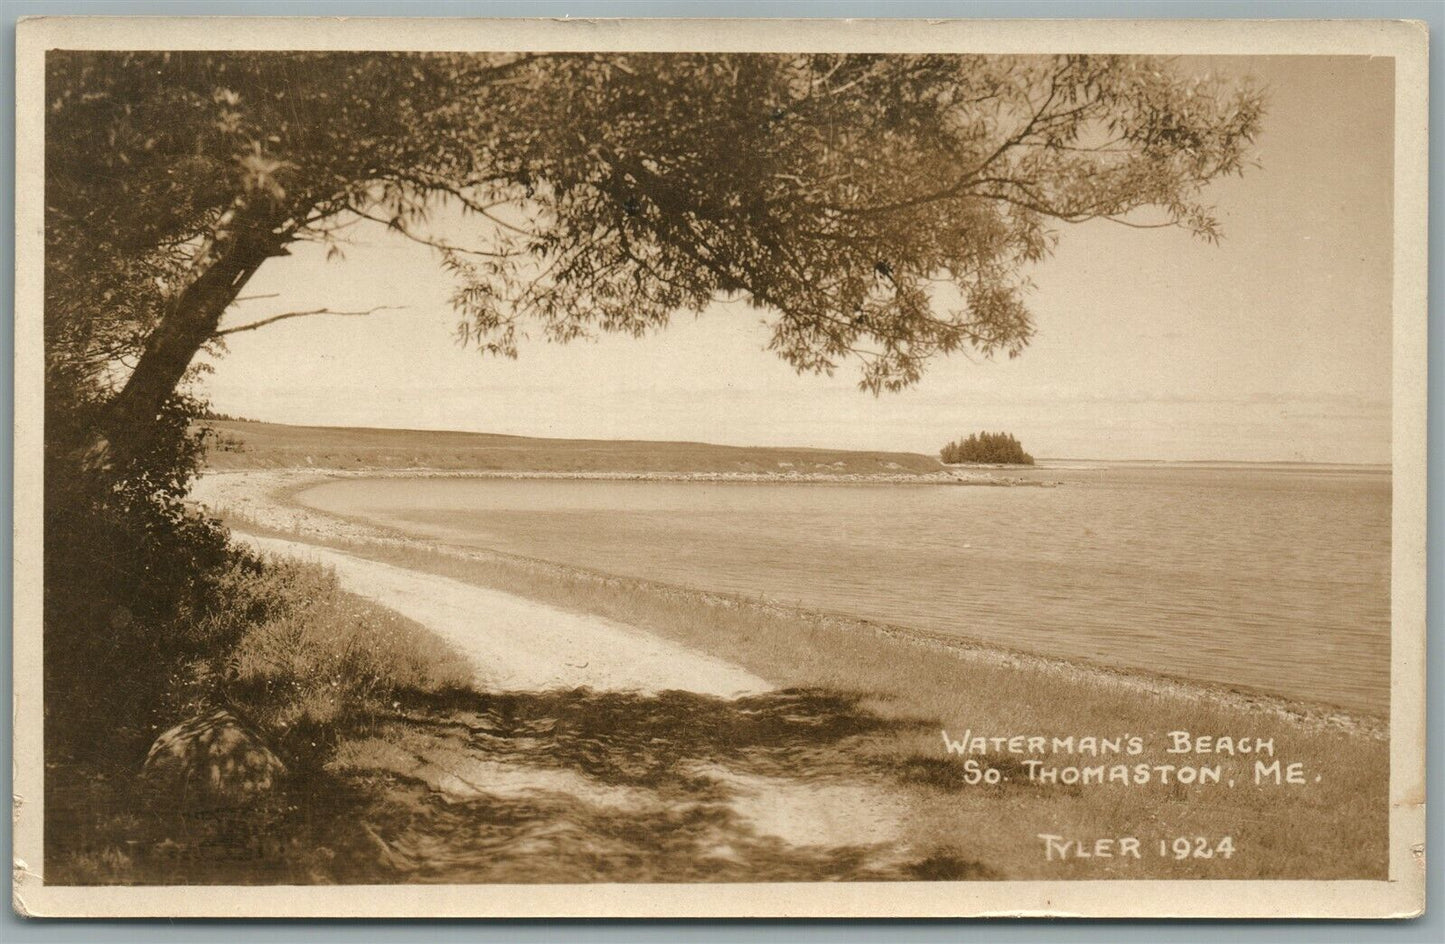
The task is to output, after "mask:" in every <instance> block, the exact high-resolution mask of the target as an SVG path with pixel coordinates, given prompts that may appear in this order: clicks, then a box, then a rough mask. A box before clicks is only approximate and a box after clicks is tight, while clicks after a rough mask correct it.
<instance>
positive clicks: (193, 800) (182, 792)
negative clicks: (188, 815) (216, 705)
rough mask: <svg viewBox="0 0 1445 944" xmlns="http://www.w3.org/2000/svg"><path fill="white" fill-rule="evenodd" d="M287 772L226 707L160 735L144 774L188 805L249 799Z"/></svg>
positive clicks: (221, 803)
mask: <svg viewBox="0 0 1445 944" xmlns="http://www.w3.org/2000/svg"><path fill="white" fill-rule="evenodd" d="M285 774H286V765H285V764H283V763H282V762H281V759H280V758H279V757H277V756H276V755H275V754H273V753H272V752H271V749H270V748H268V747H267V746H266V745H265V743H264V742H263V741H262V740H261V738H260V736H259V735H257V734H256V733H255V732H253V731H252V730H250V729H249V728H247V727H246V726H245V725H244V724H242V723H241V721H240V719H239V718H237V717H236V716H235V715H233V714H232V713H231V712H229V711H227V710H225V709H224V708H223V709H220V710H217V711H212V712H210V713H209V714H203V715H197V716H196V717H194V718H191V719H190V720H189V721H184V722H182V723H181V724H178V725H176V726H175V727H174V728H171V729H169V730H167V731H166V732H164V733H163V734H161V736H160V737H158V738H156V741H155V743H154V744H152V745H151V749H150V751H149V753H147V754H146V761H145V776H146V778H147V779H148V780H150V781H151V782H152V783H154V784H155V785H156V786H157V787H159V788H161V789H162V790H164V791H166V792H167V793H169V794H171V798H173V799H175V800H178V801H180V802H182V803H186V804H187V805H194V804H211V805H219V806H234V805H239V804H242V803H247V802H249V801H251V800H254V799H256V798H257V797H259V796H262V795H263V794H266V793H268V792H270V791H271V789H272V788H273V787H275V786H276V783H277V781H279V780H280V778H281V777H283V776H285Z"/></svg>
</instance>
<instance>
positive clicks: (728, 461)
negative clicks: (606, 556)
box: [205, 420, 943, 475]
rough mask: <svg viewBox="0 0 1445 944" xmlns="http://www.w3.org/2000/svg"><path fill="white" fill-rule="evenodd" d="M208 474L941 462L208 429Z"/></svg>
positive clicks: (874, 469)
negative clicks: (285, 470)
mask: <svg viewBox="0 0 1445 944" xmlns="http://www.w3.org/2000/svg"><path fill="white" fill-rule="evenodd" d="M205 425H206V426H209V427H211V428H212V429H213V430H215V438H214V439H213V441H212V443H211V447H210V451H209V456H208V458H207V463H208V465H209V467H210V468H212V469H216V470H229V469H282V468H299V469H304V468H308V467H311V468H319V469H441V470H450V471H458V472H461V471H475V472H665V473H688V472H748V473H787V472H799V473H820V472H826V473H830V474H833V473H836V474H845V475H875V474H892V475H900V474H903V475H906V474H910V473H911V474H920V475H922V474H929V473H936V472H939V471H940V470H942V468H943V466H942V465H941V464H940V463H939V462H938V460H937V459H935V458H933V457H931V456H924V455H920V454H918V453H912V452H855V451H849V450H843V449H809V448H788V447H761V446H717V445H711V444H709V443H694V442H647V441H629V440H605V439H542V438H534V437H530V436H502V435H495V434H491V433H463V432H448V431H438V430H413V429H366V428H348V427H333V426H286V425H282V424H279V423H257V422H252V421H248V420H207V421H206V422H205Z"/></svg>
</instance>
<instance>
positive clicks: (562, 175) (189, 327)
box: [45, 51, 1262, 477]
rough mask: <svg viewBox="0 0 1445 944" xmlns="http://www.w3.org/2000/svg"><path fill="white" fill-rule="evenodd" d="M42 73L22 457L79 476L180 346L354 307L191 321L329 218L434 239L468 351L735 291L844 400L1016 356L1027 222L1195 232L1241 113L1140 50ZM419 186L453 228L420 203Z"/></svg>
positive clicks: (1250, 122) (102, 464) (574, 56)
mask: <svg viewBox="0 0 1445 944" xmlns="http://www.w3.org/2000/svg"><path fill="white" fill-rule="evenodd" d="M46 79H47V80H46V96H47V102H46V104H47V115H46V126H45V136H46V151H45V153H46V168H45V171H46V181H45V188H46V189H45V199H46V226H45V236H46V256H45V266H46V271H45V322H46V352H47V364H46V368H47V369H46V379H47V409H48V410H49V411H50V414H51V416H50V418H52V419H53V418H55V413H56V411H59V412H61V413H64V414H66V415H65V416H64V417H63V419H64V420H65V421H64V422H53V423H47V427H46V434H47V451H48V453H52V454H55V455H59V454H61V453H64V454H65V455H67V456H69V457H71V458H72V460H75V461H79V462H80V464H81V466H82V467H84V468H86V469H88V470H90V471H92V472H99V473H103V474H105V475H109V476H111V477H116V476H119V477H124V476H126V475H135V474H139V473H138V472H137V470H138V469H140V468H141V466H143V465H144V463H145V462H146V461H149V460H150V459H153V458H154V457H155V454H156V451H157V450H158V449H159V450H161V451H166V450H172V451H173V450H175V449H179V448H181V447H179V446H175V445H174V444H173V441H174V439H175V431H176V430H177V429H178V428H180V426H179V425H178V424H177V423H176V422H174V421H173V420H172V419H168V417H169V416H170V414H169V412H168V411H173V410H175V409H181V410H182V411H184V410H185V409H186V408H185V407H184V406H183V405H182V406H177V404H179V403H180V402H181V401H179V400H177V399H176V398H177V392H178V389H179V388H181V387H182V385H183V381H184V378H185V377H186V376H187V371H188V370H189V369H190V366H191V364H192V361H193V359H194V358H195V356H196V354H197V353H198V352H199V351H200V350H201V349H202V348H204V347H206V346H208V345H215V344H217V343H218V342H219V341H221V340H222V336H223V335H225V334H227V333H229V332H234V331H242V330H250V329H253V328H261V327H264V326H265V325H267V324H270V323H272V322H275V321H278V320H282V319H283V318H286V317H295V316H300V315H302V314H316V315H322V314H364V312H331V311H328V310H326V309H322V310H320V311H313V312H286V313H283V314H281V315H272V316H269V317H265V318H259V319H257V320H255V321H253V322H252V323H250V324H247V325H240V326H235V327H232V328H229V329H227V330H225V331H223V330H222V329H221V327H220V324H221V319H222V316H223V314H224V313H225V312H226V311H227V310H229V309H230V308H231V307H232V306H233V305H235V304H236V303H237V301H238V300H240V299H242V298H243V295H242V293H243V290H244V288H245V286H246V284H247V282H248V281H249V280H250V279H251V277H252V276H253V275H254V274H255V273H256V272H257V271H258V270H259V269H260V268H261V267H263V266H264V265H265V264H266V262H267V260H269V259H271V258H274V257H276V256H283V255H286V254H288V252H289V249H288V247H289V246H291V245H293V244H295V243H298V242H303V241H314V242H320V243H322V244H324V245H326V246H328V247H329V252H330V253H337V252H340V251H341V249H340V246H341V244H342V242H343V241H344V238H345V237H346V235H347V234H348V232H349V231H350V228H351V227H353V226H356V225H357V224H359V223H361V222H363V221H375V222H377V223H380V224H382V225H384V226H385V227H386V228H387V229H389V230H391V231H392V232H394V233H397V234H400V235H401V236H403V237H406V238H409V239H412V240H416V241H418V242H422V243H425V244H427V245H429V246H432V247H434V248H435V250H436V252H437V255H438V259H439V262H440V264H441V266H442V268H443V269H445V270H446V271H447V272H449V273H450V274H451V275H452V276H453V277H454V278H455V279H456V286H457V287H456V290H455V294H454V297H453V300H454V303H455V306H456V309H457V311H458V314H459V317H460V321H461V328H460V334H461V337H462V339H463V341H465V342H470V343H472V344H475V345H477V346H478V347H479V348H481V349H482V350H484V351H489V352H493V353H498V354H502V355H506V356H515V354H516V352H517V342H518V340H519V338H521V337H522V336H523V334H524V332H525V331H526V329H527V327H528V326H532V327H534V328H535V330H537V331H538V332H539V333H540V334H541V335H542V336H543V337H545V338H547V339H550V340H556V341H566V340H569V339H572V338H576V337H578V336H581V335H586V334H590V333H594V332H598V331H612V332H625V333H630V334H639V335H640V334H642V333H645V332H647V331H650V330H652V329H655V328H659V327H661V326H663V325H665V324H666V323H667V322H668V320H669V318H670V317H671V316H672V315H673V313H675V312H682V311H691V312H697V311H700V310H702V309H703V308H704V307H705V306H707V305H708V303H709V302H710V301H712V300H713V299H714V298H717V297H727V296H740V297H742V298H745V299H746V300H747V301H748V302H750V303H751V304H752V305H754V306H756V307H758V308H760V309H764V310H766V311H767V312H769V317H770V324H771V328H772V336H771V340H770V342H769V347H770V348H771V349H772V350H773V351H774V352H776V353H777V354H778V355H779V356H780V357H782V358H783V359H785V360H786V361H787V362H788V363H790V364H791V365H792V366H793V367H794V368H796V369H797V370H799V371H806V372H824V373H831V372H832V371H833V370H834V369H835V368H837V367H838V366H840V364H842V363H843V362H845V361H856V362H858V363H859V364H860V365H861V368H862V372H861V379H860V384H861V386H862V387H863V388H864V389H866V390H869V391H872V392H874V393H877V392H879V391H882V390H896V389H899V388H902V387H905V386H908V385H910V384H912V383H914V382H915V381H917V380H918V378H919V377H920V375H921V372H922V370H923V368H924V365H925V364H926V363H927V362H928V361H929V360H930V359H931V358H933V357H934V356H937V355H943V354H948V353H949V352H953V351H958V350H972V351H974V352H977V353H979V354H981V355H984V356H988V355H992V354H995V353H998V352H1003V353H1005V354H1007V355H1009V356H1014V355H1017V354H1018V353H1019V352H1020V351H1021V350H1022V349H1023V347H1024V346H1025V345H1026V344H1027V342H1028V341H1029V338H1030V336H1031V334H1032V332H1033V327H1032V321H1031V319H1030V315H1029V312H1028V310H1027V308H1026V307H1025V305H1024V293H1025V289H1026V284H1027V282H1026V278H1025V275H1024V272H1023V269H1024V268H1025V267H1026V266H1027V265H1028V264H1031V263H1035V262H1038V261H1040V260H1042V259H1043V258H1045V257H1046V256H1047V255H1048V254H1049V253H1050V251H1051V248H1052V247H1053V245H1054V241H1055V239H1056V235H1057V234H1056V231H1055V229H1054V227H1055V226H1056V225H1057V224H1059V223H1078V222H1083V221H1087V220H1098V219H1103V220H1112V221H1115V222H1117V223H1119V224H1121V225H1126V226H1147V227H1152V226H1174V227H1182V228H1184V229H1186V230H1189V231H1191V232H1193V233H1194V234H1196V235H1198V236H1199V237H1201V238H1203V239H1204V240H1206V241H1212V240H1214V239H1216V238H1217V237H1218V235H1219V230H1218V226H1217V223H1216V221H1215V219H1214V217H1213V216H1212V215H1211V212H1210V209H1209V207H1208V206H1207V204H1205V203H1204V202H1202V193H1203V190H1204V188H1205V187H1206V185H1207V184H1209V183H1210V182H1211V181H1214V180H1216V179H1218V178H1221V177H1225V176H1229V175H1233V174H1238V173H1240V172H1241V171H1242V169H1243V168H1244V167H1245V166H1246V163H1247V161H1248V158H1249V150H1250V146H1251V144H1252V142H1253V141H1254V138H1255V136H1256V134H1257V133H1258V131H1259V127H1260V118H1261V113H1262V100H1261V97H1260V95H1259V94H1258V93H1256V92H1255V91H1253V90H1252V89H1250V88H1249V87H1248V86H1247V85H1243V84H1239V83H1234V82H1231V81H1228V80H1225V79H1222V78H1219V77H1214V76H1206V75H1201V74H1197V73H1194V72H1186V71H1183V70H1180V69H1178V68H1176V67H1175V66H1173V65H1172V64H1170V63H1169V62H1167V61H1163V60H1158V59H1153V58H1147V57H1111V56H1013V57H1010V56H978V55H909V56H898V55H891V56H890V55H871V54H870V55H865V54H787V55H773V54H767V55H760V54H672V53H668V54H631V53H628V54H621V53H599V54H591V53H569V54H531V53H528V54H455V53H437V54H430V53H428V54H410V53H361V52H76V51H51V52H49V53H48V54H47V77H46ZM446 206H451V207H460V208H461V209H462V210H463V211H464V212H465V213H466V214H467V215H468V216H469V217H470V219H471V220H473V221H474V222H476V223H477V224H478V227H477V231H478V235H477V237H476V239H474V240H468V241H465V242H452V241H451V240H450V239H448V238H446V237H444V236H442V235H439V233H438V232H437V229H436V228H435V227H429V226H428V223H429V222H430V221H433V220H434V219H435V216H436V213H437V211H438V210H439V209H441V208H443V207H446ZM158 437H159V438H158ZM165 437H170V438H169V439H168V440H167V442H171V443H172V445H168V446H163V445H162V444H161V442H160V439H161V438H165Z"/></svg>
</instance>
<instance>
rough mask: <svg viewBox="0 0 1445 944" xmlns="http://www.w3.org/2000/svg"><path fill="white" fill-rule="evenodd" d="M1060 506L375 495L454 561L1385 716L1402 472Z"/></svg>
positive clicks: (479, 488) (866, 488) (707, 489)
mask: <svg viewBox="0 0 1445 944" xmlns="http://www.w3.org/2000/svg"><path fill="white" fill-rule="evenodd" d="M1033 474H1034V475H1036V476H1038V477H1041V478H1047V479H1051V480H1057V481H1063V482H1064V483H1065V484H1064V485H1063V486H1062V487H1059V488H1052V489H1046V488H969V487H958V486H947V485H943V486H940V485H919V486H888V485H832V484H805V485H761V484H757V485H755V484H712V483H661V482H586V481H536V480H531V481H506V480H476V479H427V480H415V479H368V480H351V481H338V482H330V483H327V484H324V485H320V486H317V487H315V488H312V489H310V490H308V491H306V492H304V493H303V494H302V496H301V500H302V501H303V502H305V503H306V504H308V505H311V506H313V507H315V508H318V509H321V510H324V511H330V512H333V513H337V514H344V515H353V516H358V517H361V518H364V519H367V520H370V521H374V522H377V523H380V524H385V525H390V526H393V527H398V528H402V529H404V530H406V531H408V532H410V533H414V534H418V535H423V536H429V537H432V538H437V539H441V540H444V541H447V542H450V543H454V544H465V545H471V546H479V547H487V548H495V549H498V550H503V551H509V552H513V553H517V554H525V555H528V556H531V557H540V558H545V559H548V560H554V561H562V562H565V563H569V564H574V565H579V566H583V567H588V568H592V569H595V570H602V571H607V572H611V573H616V574H625V575H630V576H640V577H648V578H653V579H657V580H663V581H666V582H669V583H676V584H683V585H687V586H692V587H700V588H704V589H709V590H724V591H732V592H740V593H745V594H753V595H757V594H762V595H764V596H767V597H769V598H771V599H773V600H777V601H781V602H785V603H800V604H802V605H804V606H807V607H813V608H819V609H826V610H830V611H835V612H845V613H850V614H855V615H859V616H866V617H872V618H875V619H880V620H886V621H888V622H893V623H899V624H903V625H910V626H918V627H923V628H927V629H930V630H938V631H943V632H953V633H959V634H962V635H966V636H970V637H974V638H979V639H984V640H991V641H995V642H998V643H1001V644H1004V645H1007V646H1011V647H1014V648H1019V649H1026V650H1030V651H1034V652H1039V653H1044V654H1048V655H1056V656H1064V657H1070V656H1072V657H1086V658H1089V659H1094V660H1099V661H1102V662H1106V663H1109V664H1113V665H1118V666H1128V667H1138V668H1145V669H1152V670H1156V671H1160V672H1165V673H1169V674H1174V675H1186V676H1190V677H1194V678H1199V679H1205V680H1210V681H1216V682H1226V683H1231V684H1237V685H1242V686H1247V687H1251V688H1256V689H1261V690H1264V691H1268V692H1274V693H1278V694H1283V695H1291V696H1297V697H1303V698H1307V699H1309V700H1312V701H1323V702H1329V703H1334V704H1339V705H1342V706H1345V707H1348V708H1352V709H1356V710H1360V709H1364V710H1366V711H1373V712H1378V713H1384V712H1385V710H1386V708H1387V705H1388V696H1389V678H1388V671H1389V666H1388V658H1389V627H1390V623H1389V621H1390V588H1389V574H1390V560H1389V555H1390V475H1389V473H1388V472H1387V471H1369V470H1357V469H1356V470H1318V469H1304V468H1294V469H1291V468H1265V469H1259V468H1212V467H1131V466H1113V467H1108V468H1100V469H1068V470H1058V469H1054V470H1047V471H1045V470H1040V471H1037V472H1035V473H1033Z"/></svg>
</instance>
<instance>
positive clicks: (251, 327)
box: [211, 305, 406, 338]
mask: <svg viewBox="0 0 1445 944" xmlns="http://www.w3.org/2000/svg"><path fill="white" fill-rule="evenodd" d="M405 307H406V306H405V305H377V306H376V307H375V308H368V309H366V310H365V311H334V310H332V309H330V308H313V309H311V310H310V311H288V312H284V313H283V314H279V315H272V316H271V317H269V318H262V319H261V320H260V321H253V322H251V323H250V324H244V325H238V326H237V327H234V328H226V329H225V330H222V331H216V332H213V333H212V334H211V337H213V338H223V337H225V336H226V335H228V334H239V333H240V332H242V331H255V330H256V329H257V328H264V327H265V326H266V325H269V324H275V323H276V322H278V321H285V320H286V319H288V318H305V317H308V316H310V315H346V316H348V317H353V318H359V317H364V316H366V315H370V314H373V313H375V312H378V311H388V310H392V311H395V310H400V309H402V308H405Z"/></svg>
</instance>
